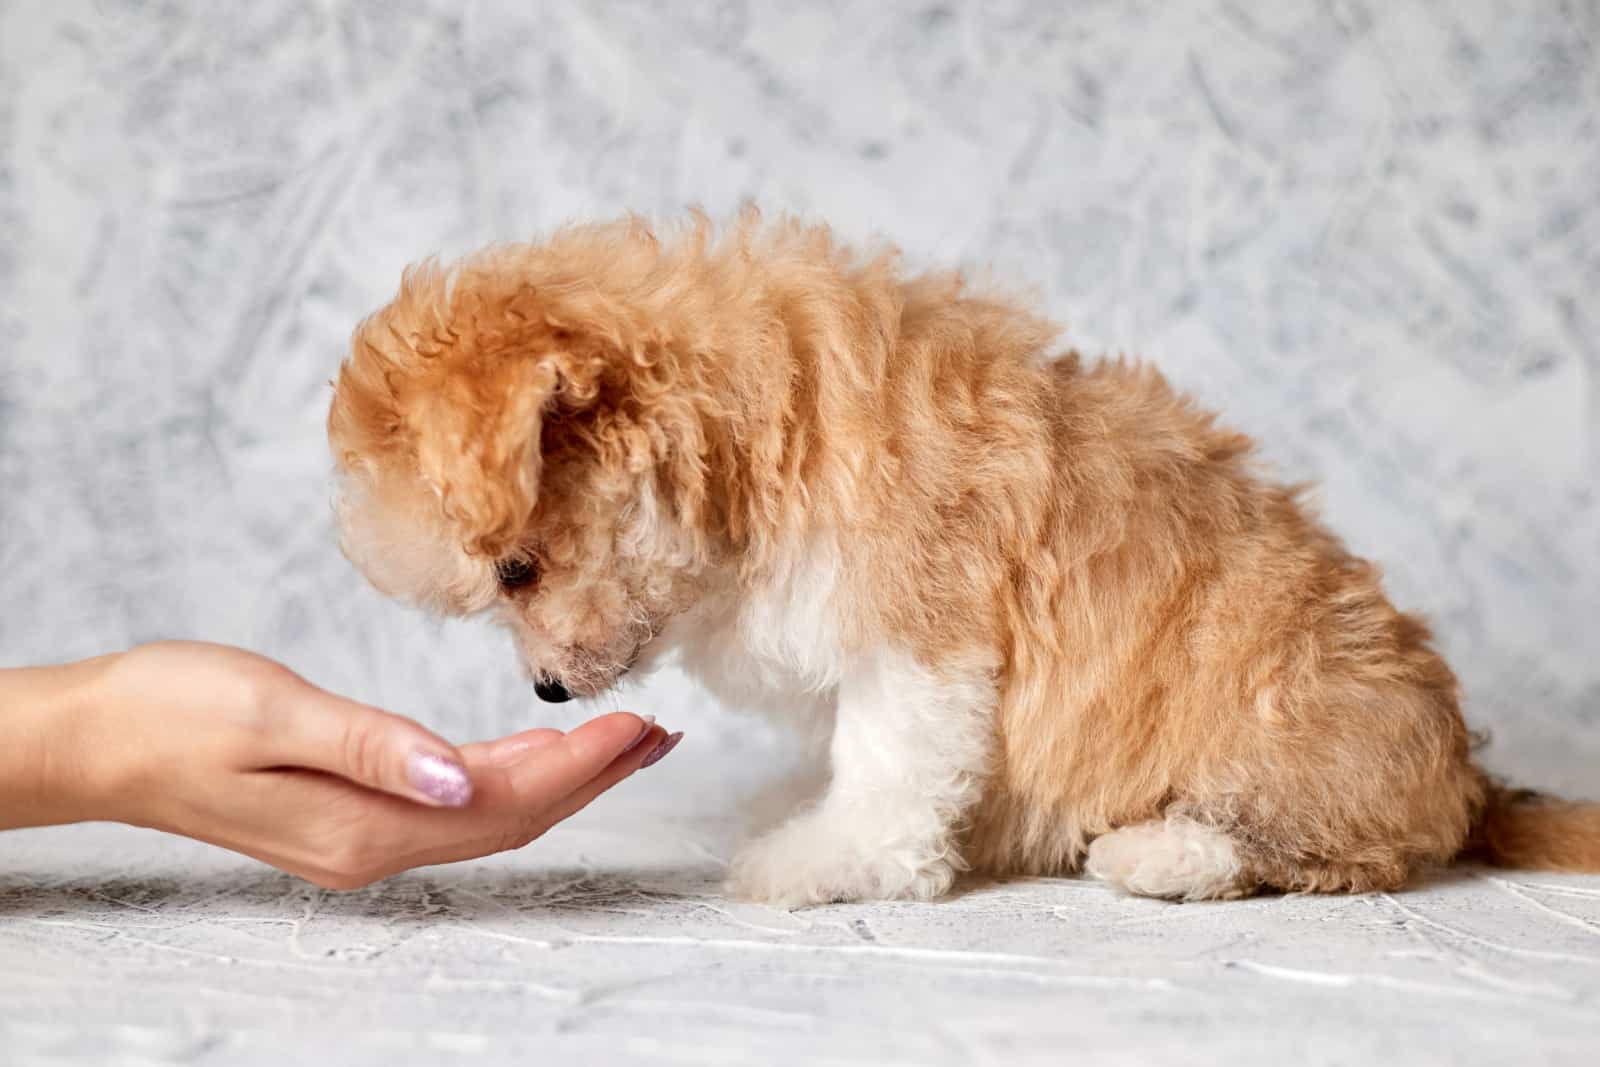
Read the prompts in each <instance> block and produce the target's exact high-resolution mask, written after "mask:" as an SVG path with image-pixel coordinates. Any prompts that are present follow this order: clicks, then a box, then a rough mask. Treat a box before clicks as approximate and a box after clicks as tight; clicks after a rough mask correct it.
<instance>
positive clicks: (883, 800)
mask: <svg viewBox="0 0 1600 1067" xmlns="http://www.w3.org/2000/svg"><path fill="white" fill-rule="evenodd" d="M994 702H995V695H994V684H993V681H992V678H991V675H990V672H989V671H987V670H985V669H980V668H970V669H963V670H959V671H940V672H937V673H936V672H934V671H931V670H929V669H927V668H925V667H923V666H921V665H920V664H918V663H917V662H916V661H915V660H913V659H912V658H911V657H909V656H907V655H904V654H902V653H898V652H880V653H876V654H873V655H870V656H866V657H863V658H862V659H861V660H860V661H858V662H856V663H854V664H852V665H851V667H850V669H848V670H847V671H846V673H845V675H844V678H843V679H842V681H841V682H840V685H839V695H838V711H837V718H836V723H835V726H834V733H833V742H832V746H831V752H830V755H831V763H832V776H831V778H830V780H829V783H828V786H827V789H826V790H825V792H824V793H823V795H822V797H821V798H820V799H819V800H818V801H817V802H816V803H815V804H813V805H812V806H810V807H809V808H807V809H806V810H804V811H802V812H800V813H799V814H797V815H795V816H794V817H792V818H791V819H790V820H789V821H788V822H786V823H784V824H783V825H782V826H779V827H778V828H777V829H776V830H773V831H772V832H770V833H768V834H766V835H765V836H763V837H760V838H757V839H756V840H755V841H753V842H752V843H750V844H749V845H748V846H746V847H745V848H744V849H743V850H742V851H741V852H740V854H739V855H738V856H737V857H736V858H735V859H734V862H733V867H732V870H731V872H730V879H729V882H730V888H731V889H732V890H733V891H734V892H735V893H738V894H739V895H741V896H746V897H750V898H752V899H756V900H764V901H769V902H772V903H776V904H784V905H801V904H817V903H825V902H828V901H841V900H862V899H887V898H896V897H898V898H909V899H915V900H927V899H929V898H932V897H936V896H938V895H940V894H941V893H943V892H945V890H947V889H949V888H950V883H951V882H952V881H953V880H954V878H955V875H956V872H957V870H959V869H960V868H961V866H962V863H961V858H960V856H959V854H958V853H957V848H956V832H957V830H958V829H959V826H960V824H961V821H962V819H963V818H964V817H965V816H966V815H967V814H968V812H969V811H970V809H971V808H972V806H973V805H974V804H975V803H976V801H977V799H978V793H979V790H980V788H981V785H982V777H983V773H984V769H985V765H986V763H987V760H988V757H989V753H990V749H991V747H992V733H993V722H992V713H993V709H994Z"/></svg>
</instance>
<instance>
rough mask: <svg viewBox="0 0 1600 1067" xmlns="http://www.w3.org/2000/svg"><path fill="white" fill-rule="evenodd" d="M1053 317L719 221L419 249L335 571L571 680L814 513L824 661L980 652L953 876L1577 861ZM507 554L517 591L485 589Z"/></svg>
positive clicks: (1302, 551) (338, 439)
mask: <svg viewBox="0 0 1600 1067" xmlns="http://www.w3.org/2000/svg"><path fill="white" fill-rule="evenodd" d="M1055 334H1056V329H1055V327H1054V326H1052V325H1051V324H1049V323H1047V322H1045V321H1043V320H1041V319H1039V318H1038V317H1036V316H1034V315H1033V314H1031V313H1030V312H1028V311H1027V310H1026V309H1024V308H1023V307H1021V306H1020V305H1018V304H1016V303H1014V302H1012V301H1010V300H1007V299H1004V298H1000V297H996V296H992V295H986V294H980V293H975V292H973V291H972V290H971V289H969V288H968V287H967V286H966V284H965V283H964V282H963V280H962V279H961V278H960V277H959V276H958V275H956V274H953V273H931V274H916V275H910V276H906V275H904V274H902V273H901V271H900V270H899V265H898V260H897V256H896V255H895V253H894V252H893V251H892V250H884V251H882V252H880V253H878V254H875V255H872V256H868V257H858V256H855V255H853V254H851V253H850V252H849V251H848V250H846V249H844V248H842V247H840V246H839V245H838V244H837V243H836V242H835V241H834V239H833V237H832V236H831V234H830V233H829V231H828V230H827V229H826V228H825V227H822V226H814V225H804V224H801V223H799V222H796V221H792V220H780V221H777V222H775V223H764V222H763V221H762V220H761V218H760V217H759V215H757V214H756V213H755V212H754V211H747V212H746V213H745V214H744V215H743V216H742V217H741V218H740V219H739V221H738V222H737V223H736V224H735V225H734V226H733V227H732V228H731V229H730V231H729V232H728V233H727V234H726V235H724V236H722V237H721V238H718V237H717V236H716V235H715V234H714V232H713V229H712V227H711V225H710V223H709V222H708V221H707V220H706V219H705V218H704V217H703V216H699V215H696V216H695V217H694V218H693V219H691V221H690V223H689V224H688V225H687V226H686V227H684V228H682V230H681V231H680V232H676V233H671V234H668V235H667V236H666V237H665V238H662V237H658V236H657V234H656V233H655V232H654V231H653V230H652V229H651V227H649V226H648V225H646V224H645V223H644V222H643V221H641V220H639V219H626V220H623V221H621V222H617V223H613V224H607V225H596V226H580V227H574V228H569V229H566V230H563V231H560V232H558V233H557V234H555V235H554V236H552V237H551V238H550V239H549V240H547V241H545V242H543V243H540V244H536V245H508V246H504V247H496V248H491V249H488V250H485V251H483V252H480V253H478V254H476V255H473V256H470V257H468V258H466V259H465V260H463V261H462V262H461V263H459V264H457V265H456V266H454V267H450V268H444V267H441V266H439V265H438V264H436V263H432V262H429V263H425V264H423V265H421V266H418V267H416V268H413V269H412V270H409V271H407V273H406V275H405V277H404V279H403V281H402V283H401V287H400V291H399V293H398V295H397V296H396V298H395V299H394V300H393V301H392V302H391V303H390V304H389V305H387V306H386V307H384V308H383V309H382V310H380V311H379V312H377V313H376V314H375V315H373V316H372V317H371V318H369V319H367V320H366V321H365V322H363V323H362V324H361V325H360V327H359V328H358V329H357V330H356V333H355V337H354V341H353V345H352V352H351V355H350V358H349V359H348V360H347V361H346V362H345V364H344V366H343V367H342V368H341V370H340V374H339V380H338V382H337V387H336V393H335V397H334V401H333V406H332V410H331V412H330V416H329V431H330V435H331V439H332V441H333V445H334V449H335V456H336V460H337V465H338V467H339V470H340V473H341V476H342V478H343V479H344V482H345V503H344V504H343V508H344V511H345V515H344V521H343V525H344V530H345V544H346V550H347V551H348V552H349V553H350V554H351V556H352V558H353V559H355V560H356V561H357V563H358V564H359V565H361V566H362V568H363V569H364V570H366V571H367V573H368V574H369V575H371V576H372V577H373V580H374V581H375V582H376V583H377V584H379V586H380V587H381V588H385V589H386V590H388V591H390V592H395V593H397V594H400V595H408V596H412V597H414V598H417V599H419V600H421V601H423V602H425V603H428V604H430V605H431V606H433V607H435V608H439V609H441V610H446V611H452V612H458V613H467V612H473V611H480V610H491V611H493V612H495V613H497V614H498V615H499V617H500V618H501V619H502V620H503V621H505V622H506V623H507V624H508V625H509V626H510V627H511V628H512V630H513V632H514V633H515V634H516V635H517V637H518V641H519V644H520V647H521V650H522V653H523V655H524V657H525V658H526V659H527V661H528V663H529V664H530V667H531V669H533V670H535V671H537V672H539V673H544V674H548V675H550V676H552V677H559V678H562V679H564V680H565V681H566V682H567V683H568V684H569V686H570V687H572V688H573V689H574V690H575V691H578V692H594V691H598V690H600V689H603V688H605V687H606V686H608V685H610V684H611V683H612V682H613V681H614V680H615V679H616V677H617V676H618V675H619V674H620V673H621V672H622V671H624V670H626V669H627V667H628V665H629V664H630V663H632V662H633V660H634V658H635V657H637V656H638V655H640V654H641V650H643V649H644V648H645V647H646V646H647V645H648V644H649V643H650V641H651V639H652V638H653V637H654V636H655V635H656V634H657V633H658V632H659V631H660V630H661V629H662V627H663V626H665V625H666V624H667V622H668V621H669V620H671V619H672V618H673V617H674V616H676V615H677V614H679V613H680V612H683V611H685V610H687V609H688V608H689V607H690V606H691V605H693V604H694V603H696V602H697V601H698V600H700V599H701V598H704V597H708V596H713V595H739V592H740V591H741V590H749V589H752V588H755V587H756V586H758V585H760V583H762V582H763V581H766V580H768V579H769V578H770V577H771V575H772V574H773V573H774V572H775V571H777V570H780V569H781V568H783V567H786V566H790V565H791V564H792V561H793V559H794V558H795V554H796V553H797V552H798V551H799V550H800V546H803V545H805V544H807V543H808V538H809V537H811V536H812V535H813V534H815V533H817V532H818V531H828V532H831V533H832V534H833V535H835V536H836V537H837V539H838V543H839V544H840V546H841V558H840V560H839V568H840V575H841V577H840V581H841V585H842V587H843V588H845V589H847V590H848V593H849V595H848V596H847V597H845V598H844V599H843V601H842V602H841V605H840V606H839V608H838V611H839V614H840V617H839V619H838V625H839V627H840V630H841V632H842V633H843V634H844V635H845V636H844V638H843V641H844V645H845V648H846V650H847V651H848V650H849V649H859V648H866V647H868V646H870V645H872V644H873V643H874V642H877V641H882V640H892V641H893V642H894V643H895V644H896V645H897V646H899V647H904V648H907V649H910V650H911V651H912V652H913V653H914V655H915V657H916V658H917V660H918V661H919V662H921V663H924V664H927V665H929V666H930V667H932V668H937V667H938V666H939V665H940V664H942V663H947V662H954V661H957V660H962V661H970V660H971V659H972V657H974V656H978V657H979V658H983V657H987V659H988V660H992V661H993V662H995V663H998V664H999V667H998V669H997V670H996V672H995V677H994V685H995V687H996V690H997V693H998V708H997V711H996V712H995V714H994V722H993V727H994V734H995V755H994V759H993V761H992V763H993V766H992V767H991V769H990V770H989V772H988V774H987V777H986V779H985V781H984V782H983V787H982V796H981V800H980V801H979V803H978V805H977V807H976V809H975V810H974V811H972V812H971V813H970V816H969V817H968V818H967V820H966V823H965V829H964V832H963V833H962V836H961V852H962V855H961V856H960V857H958V859H959V860H960V861H961V862H963V863H965V864H967V865H970V866H973V867H976V868H978V869H981V870H987V871H994V872H1026V873H1038V874H1050V873H1059V872H1063V871H1070V870H1073V869H1076V868H1077V867H1078V866H1079V865H1080V864H1081V862H1082V861H1083V858H1084V856H1085V853H1086V850H1087V848H1088V846H1089V843H1090V842H1091V841H1092V840H1093V839H1094V838H1096V837H1097V836H1098V835H1102V834H1106V833H1108V832H1109V831H1112V830H1114V829H1117V828H1119V827H1127V826H1133V825H1136V824H1144V823H1148V822H1151V821H1152V820H1161V819H1178V820H1183V822H1182V824H1181V825H1183V826H1186V827H1205V828H1210V829H1214V830H1217V831H1219V832H1221V833H1223V834H1225V835H1226V836H1227V838H1228V839H1229V840H1230V841H1231V842H1232V843H1233V845H1234V848H1235V849H1236V851H1237V853H1238V857H1239V864H1240V868H1239V870H1240V873H1239V876H1238V879H1239V880H1238V882H1237V884H1233V885H1231V886H1230V887H1228V888H1226V890H1225V891H1222V890H1219V893H1221V895H1237V894H1238V892H1239V891H1241V890H1248V889H1253V888H1261V887H1267V888H1274V889H1283V890H1312V891H1328V890H1370V889H1387V888H1393V887H1396V886H1399V885H1401V884H1403V883H1404V882H1405V881H1406V880H1407V879H1408V878H1410V877H1411V876H1412V875H1413V874H1414V873H1415V872H1416V871H1418V870H1419V869H1420V868H1422V867H1424V866H1426V865H1429V864H1434V863H1443V862H1447V861H1449V860H1451V859H1453V858H1454V857H1456V856H1457V855H1458V854H1459V853H1461V851H1462V850H1463V848H1464V847H1466V846H1467V845H1468V844H1469V842H1474V843H1476V845H1477V847H1480V848H1481V849H1483V850H1486V851H1487V852H1488V853H1489V854H1490V855H1491V858H1492V857H1496V856H1497V857H1500V858H1503V859H1508V860H1511V861H1514V862H1517V863H1520V864H1526V865H1542V866H1562V865H1568V866H1574V867H1578V868H1581V869H1587V870H1600V822H1597V820H1596V816H1595V811H1596V810H1597V809H1595V808H1593V807H1592V806H1568V807H1565V808H1561V809H1559V810H1555V809H1552V812H1553V813H1551V814H1541V812H1542V811H1543V810H1544V809H1535V808H1531V807H1528V806H1527V805H1525V804H1524V805H1520V806H1519V805H1517V804H1513V802H1511V801H1509V800H1507V799H1505V796H1504V794H1502V793H1500V792H1498V791H1496V790H1492V789H1491V786H1490V784H1489V783H1488V781H1487V780H1486V778H1485V776H1484V775H1483V773H1482V772H1481V771H1480V770H1479V769H1478V768H1477V766H1476V765H1475V764H1474V762H1473V760H1472V758H1471V755H1470V752H1469V747H1470V746H1469V737H1468V733H1467V730H1466V727H1465V725H1464V724H1463V721H1462V717H1461V715H1460V712H1459V710H1458V694H1457V685H1456V680H1455V678H1454V676H1453V675H1452V673H1451V671H1450V670H1449V668H1448V667H1447V666H1446V664H1445V663H1444V662H1443V660H1442V659H1441V658H1440V656H1439V655H1438V654H1437V653H1436V652H1435V651H1434V649H1433V648H1432V645H1431V643H1430V636H1429V633H1428V630H1427V628H1426V626H1425V625H1424V624H1423V623H1422V622H1420V621H1419V620H1417V619H1416V618H1414V617H1412V616H1410V615H1407V614H1404V613H1402V612H1400V611H1398V610H1396V609H1395V608H1394V607H1393V606H1392V605H1391V604H1390V602H1389V601H1388V599H1387V598H1386V597H1385V595H1384V593H1383V591H1382V588H1381V583H1380V575H1379V572H1378V570H1377V568H1376V567H1374V566H1373V565H1371V564H1369V563H1366V562H1364V561H1362V560H1359V559H1356V558H1354V557H1352V556H1351V555H1350V554H1349V553H1348V552H1347V551H1346V549H1345V548H1344V546H1343V545H1342V544H1341V543H1340V541H1339V540H1338V539H1337V538H1336V537H1335V536H1334V535H1332V534H1331V533H1330V532H1328V530H1327V529H1325V528H1324V527H1323V526H1322V525H1321V524H1320V522H1319V521H1318V520H1317V519H1316V518H1315V517H1314V516H1313V515H1312V513H1311V511H1310V509H1309V508H1308V506H1307V505H1306V503H1305V501H1304V499H1303V497H1302V495H1301V494H1300V492H1299V491H1298V490H1295V489H1290V488H1283V487H1279V486H1276V485H1274V484H1271V483H1270V482H1269V481H1267V480H1265V479H1264V478H1263V477H1262V475H1261V474H1260V472H1259V471H1258V470H1257V469H1256V467H1255V465H1254V460H1253V454H1252V446H1251V443H1250V441H1249V440H1248V439H1246V438H1245V437H1244V436H1243V435H1241V434H1239V433H1236V432H1234V431H1231V430H1229V429H1226V428H1224V427H1222V426H1219V425H1218V424H1217V422H1216V420H1215V418H1214V416H1213V415H1211V414H1210V413H1207V412H1205V411H1202V410H1200V409H1198V408H1197V407H1196V406H1195V405H1194V404H1193V403H1192V402H1191V401H1190V400H1189V399H1187V398H1185V397H1184V396H1182V395H1180V394H1178V393H1177V392H1175V391H1174V390H1173V389H1172V388H1171V387H1170V386H1169V385H1168V384H1167V383H1166V381H1165V380H1164V379H1163V378H1162V377H1161V375H1160V374H1159V373H1157V371H1155V370H1154V369H1153V368H1150V367H1148V366H1143V365H1140V364H1137V363H1132V362H1127V361H1124V360H1111V361H1101V362H1094V363H1089V362H1086V361H1084V360H1083V359H1081V358H1080V357H1079V356H1078V355H1077V354H1075V353H1067V354H1065V355H1062V356H1060V357H1058V358H1054V359H1052V358H1050V352H1049V345H1050V344H1051V342H1052V340H1053V338H1054V336H1055ZM646 542H648V544H649V546H650V547H649V551H645V550H644V549H641V548H640V547H639V546H640V545H643V544H645V543H646ZM664 546H665V547H664ZM513 555H515V556H523V557H527V558H530V559H536V560H537V561H538V564H539V567H540V572H541V579H540V583H539V587H538V590H537V592H530V593H518V594H512V595H504V594H501V593H500V592H498V591H497V590H496V588H495V585H494V580H493V563H494V561H495V560H496V559H498V558H502V557H506V556H513ZM1491 805H1492V806H1491Z"/></svg>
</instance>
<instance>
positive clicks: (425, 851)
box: [374, 715, 682, 877]
mask: <svg viewBox="0 0 1600 1067" xmlns="http://www.w3.org/2000/svg"><path fill="white" fill-rule="evenodd" d="M606 718H607V719H612V720H616V719H619V718H620V719H622V720H624V722H623V724H622V725H626V721H625V720H628V719H633V720H634V721H635V722H639V723H641V724H642V729H640V730H638V731H637V732H635V734H634V735H633V736H632V737H630V738H627V740H625V741H624V742H623V743H622V744H621V745H620V746H617V745H616V744H615V741H616V739H617V738H618V737H623V736H626V735H622V734H618V733H617V732H616V727H617V725H618V724H617V723H616V722H610V723H603V724H601V725H599V726H596V723H599V722H600V720H595V722H592V723H589V724H586V726H584V727H579V729H578V730H574V731H573V734H577V733H579V732H580V731H583V730H586V729H587V728H588V727H595V729H593V730H591V731H589V732H590V735H591V736H587V737H584V738H580V739H579V745H581V746H585V747H583V748H582V749H581V750H580V752H579V754H578V755H576V756H572V757H566V758H570V759H573V760H576V761H578V762H577V763H575V764H573V766H577V767H581V766H583V764H582V761H584V760H588V759H591V758H595V757H596V754H599V753H604V752H605V751H607V750H614V749H620V750H619V751H617V754H616V755H615V756H613V757H612V759H611V762H610V763H608V764H604V765H602V766H601V767H600V768H599V769H598V770H597V771H595V772H594V773H593V774H590V775H589V776H588V777H587V778H583V779H582V780H581V781H579V782H578V784H577V786H576V787H575V788H574V789H572V790H569V791H567V792H566V793H564V794H561V795H555V790H556V789H557V788H559V785H557V784H556V783H555V778H554V776H553V775H549V774H548V772H549V769H550V766H551V765H550V764H549V763H547V764H546V775H547V776H544V777H541V778H540V781H539V784H538V786H536V787H533V788H530V787H529V786H528V785H527V784H526V782H524V783H523V784H522V785H521V786H520V789H519V786H518V785H517V782H516V779H518V778H519V777H523V778H526V771H527V767H526V764H531V763H534V762H536V761H538V760H539V759H540V758H541V757H542V756H544V755H545V754H546V753H551V750H553V749H555V748H556V747H557V743H558V739H557V738H550V737H546V738H544V739H543V741H542V743H541V744H537V745H536V746H535V747H534V748H533V749H532V750H530V754H529V755H528V756H527V757H526V758H525V759H524V761H523V764H521V765H518V766H516V767H512V768H508V769H495V770H489V771H487V772H486V773H482V774H481V775H478V776H477V777H478V780H479V782H480V783H481V788H480V790H479V793H478V802H477V803H475V804H474V805H473V806H472V808H471V809H469V810H466V811H421V810H417V809H414V808H413V809H404V808H395V807H394V806H392V805H386V806H385V807H386V809H387V810H385V811H384V813H383V817H382V824H383V830H382V833H383V835H384V836H385V837H386V838H388V839H390V840H394V841H405V842H407V844H408V846H409V847H407V848H406V849H405V850H404V852H403V854H401V853H399V852H397V853H396V854H393V855H391V856H390V857H389V863H388V865H387V867H386V871H385V877H387V875H388V874H393V873H396V872H398V871H402V870H406V869H408V868H411V867H422V866H429V865H432V864H436V863H454V862H457V861H460V860H468V859H476V858H477V857H479V856H487V855H490V854H492V853H495V852H504V851H507V850H508V849H513V848H520V847H521V846H523V845H526V844H527V843H528V842H529V841H532V840H534V839H535V838H537V837H539V836H541V835H543V834H544V832H545V831H546V830H548V829H550V827H552V826H554V825H555V824H556V823H558V822H560V821H561V820H563V819H565V818H567V817H568V816H569V815H572V814H574V813H576V812H577V811H579V810H581V809H582V808H584V807H586V806H587V805H588V804H589V803H590V802H591V801H592V800H594V798H595V797H598V796H599V795H600V794H601V793H603V792H605V791H606V790H607V789H610V788H611V787H612V786H614V785H616V784H617V783H618V782H620V781H622V779H624V778H626V777H627V776H628V775H630V774H632V773H633V772H634V771H636V770H638V769H639V767H640V765H641V764H642V763H644V762H645V761H646V760H647V759H649V758H650V757H651V756H652V755H653V754H654V753H655V752H656V751H657V749H658V746H660V745H661V744H662V743H663V742H665V741H667V740H669V738H668V735H667V733H666V731H664V730H662V729H661V728H660V727H657V726H655V724H654V718H653V717H652V716H645V717H643V718H638V717H635V716H630V715H620V716H618V715H612V716H606ZM571 736H572V735H567V737H568V738H570V737H571ZM681 736H682V735H681V734H676V735H672V740H673V743H674V744H675V743H676V740H675V739H676V738H677V737H681ZM562 740H565V739H562ZM471 747H474V746H469V748H471ZM556 766H562V767H564V766H565V765H564V764H556ZM571 773H573V774H576V775H580V776H581V775H582V774H584V773H586V771H584V770H581V769H579V770H573V771H571ZM535 793H538V794H541V795H539V796H538V797H537V798H536V799H532V800H531V801H530V798H533V796H534V794H535ZM374 799H376V800H381V799H382V798H374Z"/></svg>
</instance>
